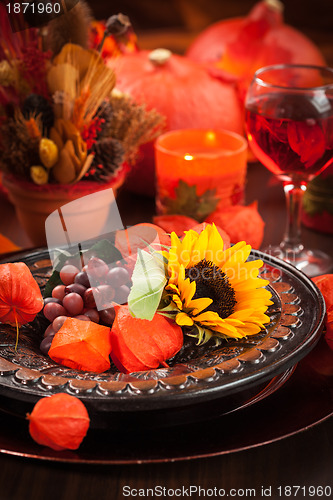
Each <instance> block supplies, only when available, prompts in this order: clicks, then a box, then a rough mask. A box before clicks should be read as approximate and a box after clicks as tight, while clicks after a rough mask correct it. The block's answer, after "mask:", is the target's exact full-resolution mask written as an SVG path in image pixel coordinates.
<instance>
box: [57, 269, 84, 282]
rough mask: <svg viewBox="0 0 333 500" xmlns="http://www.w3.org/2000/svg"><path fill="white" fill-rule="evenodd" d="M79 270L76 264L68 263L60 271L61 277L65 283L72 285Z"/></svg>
mask: <svg viewBox="0 0 333 500" xmlns="http://www.w3.org/2000/svg"><path fill="white" fill-rule="evenodd" d="M79 272H80V270H79V269H78V268H77V267H76V266H73V265H72V264H67V265H66V266H64V267H63V268H62V269H61V271H60V279H61V281H62V282H63V284H64V285H70V284H71V283H74V278H75V276H76V275H77V274H78V273H79Z"/></svg>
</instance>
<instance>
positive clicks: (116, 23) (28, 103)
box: [0, 0, 163, 186]
mask: <svg viewBox="0 0 333 500" xmlns="http://www.w3.org/2000/svg"><path fill="white" fill-rule="evenodd" d="M0 9H1V12H0V14H1V18H0V19H1V20H0V30H1V33H2V37H1V40H0V170H2V171H3V172H5V173H6V174H10V175H13V176H15V178H16V179H18V180H22V181H28V182H31V181H32V182H33V183H35V184H37V185H43V186H44V185H45V184H66V185H71V184H75V183H77V182H78V181H97V182H100V183H105V182H109V181H111V180H112V179H114V178H115V177H116V176H117V175H119V172H120V171H122V170H123V169H124V164H127V165H128V164H132V163H133V162H134V160H135V158H136V155H137V151H138V148H139V146H140V145H141V144H143V143H145V142H147V141H150V140H152V139H153V138H154V137H155V136H156V135H157V134H158V133H160V131H161V128H162V127H163V118H162V117H161V116H160V115H159V114H158V113H157V112H155V111H149V112H148V111H146V109H145V107H144V106H140V105H138V104H136V103H135V102H134V101H133V100H132V99H131V98H130V97H129V96H127V95H124V94H120V93H119V92H118V91H116V90H115V83H116V75H115V73H114V71H113V70H112V69H111V68H109V67H108V66H107V65H106V63H105V61H104V59H103V57H102V55H101V54H103V52H102V51H103V47H104V45H105V44H106V45H108V52H107V53H108V57H110V51H111V50H112V47H114V54H115V56H116V55H117V54H118V53H119V52H120V51H121V50H122V47H124V46H125V45H126V43H125V41H124V40H125V39H126V36H127V35H126V33H128V42H129V44H128V47H129V50H135V36H134V34H133V31H132V29H131V27H130V23H129V21H128V19H127V18H126V16H122V15H121V14H119V15H117V16H112V17H111V18H110V19H109V20H108V21H107V23H106V24H104V25H101V23H95V24H93V22H92V19H91V16H90V12H89V9H88V7H87V6H86V4H85V3H84V2H83V0H80V1H79V2H78V3H77V4H76V6H75V7H73V8H72V9H71V10H70V11H69V12H67V13H65V14H62V15H61V16H59V17H57V18H55V19H53V20H51V21H50V22H49V23H48V24H47V25H46V26H44V27H43V28H31V27H29V28H27V29H24V30H21V31H17V32H13V30H12V26H11V25H10V23H9V20H8V16H7V12H6V11H5V10H4V7H3V6H2V5H0ZM18 21H20V22H22V19H21V18H20V19H18ZM23 22H26V20H23ZM97 28H98V29H99V34H98V36H97V32H96V29H97ZM101 29H102V30H103V29H104V33H103V35H101ZM110 36H111V38H112V42H110V40H111V39H110ZM117 37H118V38H119V43H118V42H117V40H118V38H117ZM69 40H70V42H69ZM108 41H109V43H108V44H107V42H108ZM91 43H92V44H93V45H94V47H95V48H91ZM96 49H98V50H96Z"/></svg>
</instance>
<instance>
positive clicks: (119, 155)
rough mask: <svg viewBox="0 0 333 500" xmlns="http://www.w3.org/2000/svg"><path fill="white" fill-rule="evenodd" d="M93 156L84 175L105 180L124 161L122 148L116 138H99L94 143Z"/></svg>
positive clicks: (96, 179) (111, 175)
mask: <svg viewBox="0 0 333 500" xmlns="http://www.w3.org/2000/svg"><path fill="white" fill-rule="evenodd" d="M93 152H94V153H95V157H94V160H93V163H92V165H91V167H90V169H89V170H88V172H87V174H88V175H87V176H86V177H85V178H86V179H87V180H94V181H100V182H105V181H107V180H109V179H110V178H111V177H113V176H114V175H115V173H116V172H117V170H118V169H119V168H120V166H121V165H122V163H123V161H124V148H123V146H122V144H121V143H120V142H119V141H117V139H110V138H108V139H101V140H100V141H97V142H96V143H95V145H94V149H93Z"/></svg>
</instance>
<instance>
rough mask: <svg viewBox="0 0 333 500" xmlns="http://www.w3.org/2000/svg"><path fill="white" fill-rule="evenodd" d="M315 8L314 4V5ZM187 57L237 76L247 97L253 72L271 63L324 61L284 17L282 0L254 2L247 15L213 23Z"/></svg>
mask: <svg viewBox="0 0 333 500" xmlns="http://www.w3.org/2000/svg"><path fill="white" fill-rule="evenodd" d="M314 8H315V7H314ZM186 55H187V57H189V58H190V59H191V60H193V61H196V62H199V63H212V66H213V67H214V68H218V69H219V70H221V71H222V75H223V74H224V73H227V74H229V75H232V76H233V77H235V78H236V79H237V80H238V82H239V87H240V91H241V97H244V95H245V92H246V89H247V86H248V84H249V82H250V81H251V79H252V76H253V73H254V72H255V71H256V70H257V69H258V68H260V67H263V66H267V65H270V64H279V63H291V64H315V65H323V64H325V62H324V59H323V56H322V55H321V53H320V51H319V49H318V48H317V47H316V46H315V45H314V43H312V42H311V40H309V39H308V38H307V37H306V36H305V35H303V34H302V33H300V32H299V31H298V30H296V29H294V28H292V27H291V26H288V25H286V24H285V23H284V20H283V4H282V3H281V2H280V0H263V1H261V2H258V3H257V4H255V6H254V7H253V8H252V10H251V11H250V13H249V14H248V16H246V17H241V18H232V19H226V20H222V21H219V22H217V23H215V24H212V25H211V26H209V27H208V28H207V29H205V30H204V31H203V32H201V33H200V34H199V35H198V37H197V38H196V39H195V40H194V41H193V43H192V44H191V45H190V47H189V48H188V50H187V53H186Z"/></svg>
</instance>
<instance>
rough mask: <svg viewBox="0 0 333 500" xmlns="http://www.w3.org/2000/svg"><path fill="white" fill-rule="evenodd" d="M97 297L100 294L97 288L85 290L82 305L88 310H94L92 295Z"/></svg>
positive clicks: (94, 304)
mask: <svg viewBox="0 0 333 500" xmlns="http://www.w3.org/2000/svg"><path fill="white" fill-rule="evenodd" d="M97 294H98V295H99V294H100V292H99V291H98V290H97V288H87V290H86V291H85V292H84V296H83V300H84V305H85V307H87V308H88V309H94V308H96V302H95V297H94V295H96V296H97Z"/></svg>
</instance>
